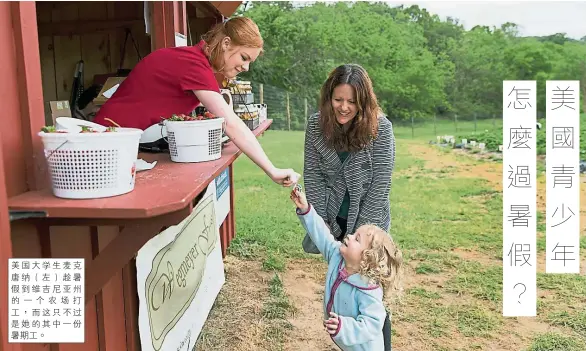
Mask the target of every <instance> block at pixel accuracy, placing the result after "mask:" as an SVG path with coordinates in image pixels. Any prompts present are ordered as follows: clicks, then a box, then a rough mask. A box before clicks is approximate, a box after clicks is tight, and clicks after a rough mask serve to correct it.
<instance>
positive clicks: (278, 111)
mask: <svg viewBox="0 0 586 351" xmlns="http://www.w3.org/2000/svg"><path fill="white" fill-rule="evenodd" d="M252 93H253V94H254V99H255V102H257V103H261V104H262V103H264V104H266V105H267V118H269V119H272V120H273V124H272V126H271V128H273V129H280V130H305V123H306V121H307V117H308V116H310V115H311V114H313V113H315V112H316V111H317V99H316V98H313V99H312V98H311V97H305V96H301V95H300V94H298V93H294V92H289V91H287V90H285V89H282V88H278V87H275V86H271V85H267V84H259V83H254V82H252Z"/></svg>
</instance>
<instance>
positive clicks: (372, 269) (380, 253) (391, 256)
mask: <svg viewBox="0 0 586 351" xmlns="http://www.w3.org/2000/svg"><path fill="white" fill-rule="evenodd" d="M358 229H359V230H361V231H362V232H363V233H365V234H366V235H368V236H371V237H372V241H371V242H370V247H369V248H368V249H366V250H364V252H363V253H362V260H361V262H360V274H361V275H362V276H365V277H368V278H369V279H370V282H371V283H373V284H378V285H380V286H382V287H383V292H384V293H385V295H386V292H387V289H389V288H390V287H391V286H392V287H393V288H394V289H396V290H399V289H400V284H401V271H402V266H403V254H402V252H401V250H399V248H398V247H397V245H396V244H395V243H394V241H393V239H392V238H391V236H390V235H389V234H388V233H386V232H385V231H384V230H382V229H380V228H379V227H377V226H375V225H370V224H366V225H363V226H361V227H360V228H358Z"/></svg>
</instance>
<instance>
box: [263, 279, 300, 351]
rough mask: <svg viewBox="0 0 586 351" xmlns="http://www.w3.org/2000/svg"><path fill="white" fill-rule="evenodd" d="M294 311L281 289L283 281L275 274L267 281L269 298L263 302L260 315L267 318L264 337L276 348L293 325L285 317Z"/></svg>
mask: <svg viewBox="0 0 586 351" xmlns="http://www.w3.org/2000/svg"><path fill="white" fill-rule="evenodd" d="M294 311H295V307H294V306H293V305H291V303H290V302H289V298H288V297H287V294H285V291H284V290H283V282H282V281H281V279H280V278H279V276H278V275H277V274H275V275H274V276H273V279H271V281H270V282H269V300H268V301H267V302H266V303H265V304H264V306H263V311H262V315H263V317H264V318H266V319H269V320H270V322H269V327H268V329H267V331H266V333H265V338H266V339H267V340H268V341H269V342H270V343H271V344H272V345H273V346H274V347H275V348H277V349H281V345H282V344H283V341H284V338H285V333H286V332H287V331H288V330H290V329H291V328H292V327H293V326H292V325H291V323H289V321H288V320H287V318H288V317H289V315H290V313H293V312H294Z"/></svg>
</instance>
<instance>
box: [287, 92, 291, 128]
mask: <svg viewBox="0 0 586 351" xmlns="http://www.w3.org/2000/svg"><path fill="white" fill-rule="evenodd" d="M287 129H288V130H291V109H290V108H289V92H287Z"/></svg>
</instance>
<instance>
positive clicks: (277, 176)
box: [268, 168, 301, 188]
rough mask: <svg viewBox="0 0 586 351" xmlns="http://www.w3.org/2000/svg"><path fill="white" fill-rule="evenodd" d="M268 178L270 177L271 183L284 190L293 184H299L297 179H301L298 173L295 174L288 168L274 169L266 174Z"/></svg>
mask: <svg viewBox="0 0 586 351" xmlns="http://www.w3.org/2000/svg"><path fill="white" fill-rule="evenodd" d="M268 176H269V177H271V179H272V180H273V182H275V183H277V184H280V185H282V186H284V187H286V188H288V187H290V186H291V185H293V184H297V183H298V182H299V178H300V177H301V176H300V174H299V173H297V172H295V171H294V170H292V169H290V168H288V169H280V168H274V169H273V170H272V171H270V172H269V173H268Z"/></svg>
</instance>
